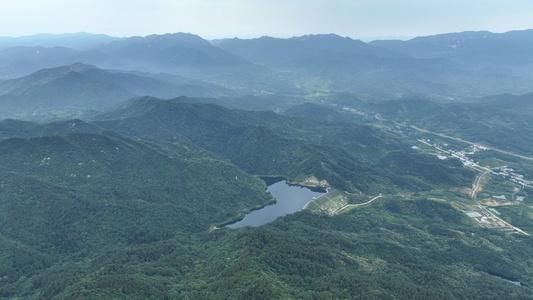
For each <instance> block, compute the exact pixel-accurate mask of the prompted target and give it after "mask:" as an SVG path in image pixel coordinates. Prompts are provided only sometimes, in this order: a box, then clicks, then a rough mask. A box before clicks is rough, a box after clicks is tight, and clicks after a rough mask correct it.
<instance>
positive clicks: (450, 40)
mask: <svg viewBox="0 0 533 300" xmlns="http://www.w3.org/2000/svg"><path fill="white" fill-rule="evenodd" d="M370 45H373V46H376V47H380V48H384V49H388V50H390V51H395V52H400V53H403V54H405V55H408V56H410V57H413V58H445V59H448V60H452V61H456V62H459V63H461V65H463V68H475V69H482V70H486V71H490V72H494V73H504V74H511V75H527V76H529V77H533V72H532V71H530V70H531V69H532V68H531V67H532V66H533V57H532V54H531V53H533V30H522V31H510V32H506V33H499V34H498V33H491V32H487V31H477V32H472V31H470V32H460V33H448V34H440V35H434V36H426V37H417V38H414V39H411V40H408V41H373V42H371V43H370Z"/></svg>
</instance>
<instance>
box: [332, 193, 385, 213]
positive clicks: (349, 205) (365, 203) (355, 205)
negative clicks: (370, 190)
mask: <svg viewBox="0 0 533 300" xmlns="http://www.w3.org/2000/svg"><path fill="white" fill-rule="evenodd" d="M381 197H383V196H382V195H379V196H376V197H374V198H372V199H370V200H369V201H367V202H364V203H359V204H346V205H344V206H343V207H341V208H339V209H337V210H336V211H334V212H332V213H331V214H332V215H336V214H338V213H340V212H341V211H342V210H344V209H346V208H348V207H357V206H362V205H367V204H370V203H372V201H374V200H376V199H377V198H381Z"/></svg>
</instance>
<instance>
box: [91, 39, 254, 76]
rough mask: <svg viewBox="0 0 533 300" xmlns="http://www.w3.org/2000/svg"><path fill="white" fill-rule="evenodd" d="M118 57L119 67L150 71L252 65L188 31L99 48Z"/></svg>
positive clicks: (109, 44) (117, 66)
mask: <svg viewBox="0 0 533 300" xmlns="http://www.w3.org/2000/svg"><path fill="white" fill-rule="evenodd" d="M97 49H98V50H99V51H102V52H104V53H106V54H108V55H111V56H113V57H115V58H116V59H117V60H116V62H115V65H112V66H109V67H113V68H119V69H130V70H131V69H135V70H140V71H143V70H144V71H151V72H155V73H157V72H171V73H176V72H178V73H179V72H184V71H186V70H188V71H189V72H199V71H202V70H205V69H210V70H215V69H219V71H222V72H224V71H225V69H226V70H231V68H232V67H245V66H247V67H251V66H252V65H251V64H250V62H248V61H246V60H245V59H243V58H242V57H239V56H237V55H234V54H231V53H229V52H227V51H225V50H222V49H220V48H218V47H215V46H213V45H211V44H210V43H209V42H207V41H206V40H204V39H202V38H201V37H199V36H197V35H193V34H189V33H174V34H164V35H149V36H146V37H131V38H127V39H124V40H119V41H114V42H111V43H108V44H106V45H102V46H99V47H97Z"/></svg>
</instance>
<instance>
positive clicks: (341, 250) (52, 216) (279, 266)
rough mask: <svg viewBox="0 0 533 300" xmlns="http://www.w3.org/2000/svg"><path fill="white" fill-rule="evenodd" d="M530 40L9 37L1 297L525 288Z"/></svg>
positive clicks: (431, 295)
mask: <svg viewBox="0 0 533 300" xmlns="http://www.w3.org/2000/svg"><path fill="white" fill-rule="evenodd" d="M531 34H533V32H532V31H518V32H508V33H503V34H493V33H489V32H464V33H453V34H445V35H437V36H431V37H419V38H415V39H412V40H409V41H373V42H370V43H364V42H362V41H359V40H354V39H351V38H347V37H340V36H337V35H335V34H326V35H306V36H301V37H294V38H288V39H279V38H272V37H261V38H257V39H224V40H216V41H207V40H204V39H202V38H201V37H199V36H197V35H193V34H189V33H175V34H164V35H150V36H146V37H129V38H114V37H110V36H106V35H91V34H85V33H79V34H68V35H38V36H32V37H22V38H0V74H1V76H2V80H1V81H0V246H1V249H2V251H0V299H14V298H18V299H479V298H484V299H485V298H487V299H506V298H516V299H531V295H533V291H532V287H533V279H532V278H533V276H532V274H533V267H532V266H533V264H532V263H531V262H533V251H532V250H531V249H533V239H532V237H531V235H530V234H533V210H532V208H531V207H533V198H532V197H531V196H530V195H531V194H532V191H531V186H533V185H532V184H531V182H533V181H530V180H531V178H533V172H532V171H531V170H533V162H532V161H533V158H531V157H530V155H531V153H532V150H531V149H532V147H533V140H532V138H531V137H532V136H533V127H532V124H531V120H532V118H533V110H532V107H533V106H532V105H531V104H532V101H533V94H532V92H533V90H532V87H533V84H532V83H533V76H531V75H532V73H531V71H530V70H528V69H529V67H530V66H531V65H530V64H531V58H532V57H531V55H532V53H533V52H531V51H529V49H530V46H531V45H530V41H531V39H530V37H531ZM274 179H275V180H284V181H286V182H287V183H288V184H290V185H298V186H300V188H303V187H309V188H317V189H318V190H320V191H322V192H324V193H325V194H324V195H323V196H320V197H317V199H309V201H310V202H309V203H308V205H306V206H305V207H304V208H302V209H301V210H300V211H298V212H296V213H294V214H291V215H286V216H282V217H278V218H277V219H276V220H275V221H273V222H271V223H267V224H263V225H261V226H258V227H242V228H229V227H228V226H226V225H227V224H231V223H233V222H236V221H238V220H240V219H242V218H243V217H244V216H245V215H247V214H249V213H250V212H252V211H254V210H259V209H262V208H263V207H265V206H268V205H271V204H274V203H276V202H277V200H276V199H274V198H273V196H272V194H270V193H269V192H265V190H266V191H268V190H267V182H270V181H271V180H274Z"/></svg>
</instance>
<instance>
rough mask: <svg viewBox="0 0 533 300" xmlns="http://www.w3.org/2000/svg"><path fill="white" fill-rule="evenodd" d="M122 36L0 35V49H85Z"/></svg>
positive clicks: (84, 33) (67, 34) (77, 34)
mask: <svg viewBox="0 0 533 300" xmlns="http://www.w3.org/2000/svg"><path fill="white" fill-rule="evenodd" d="M119 39H120V38H116V37H112V36H109V35H105V34H91V33H86V32H78V33H65V34H44V33H43V34H35V35H29V36H21V37H0V49H2V48H10V47H19V46H26V47H65V48H72V49H84V48H88V47H92V46H94V45H98V44H107V43H109V42H112V41H114V40H119Z"/></svg>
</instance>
